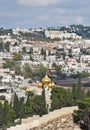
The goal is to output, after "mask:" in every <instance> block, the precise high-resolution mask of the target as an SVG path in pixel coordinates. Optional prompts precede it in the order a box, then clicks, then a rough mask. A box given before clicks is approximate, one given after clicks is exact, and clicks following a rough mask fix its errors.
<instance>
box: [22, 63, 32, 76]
mask: <svg viewBox="0 0 90 130" xmlns="http://www.w3.org/2000/svg"><path fill="white" fill-rule="evenodd" d="M23 74H24V77H25V78H28V77H30V78H32V76H33V75H32V74H33V73H32V69H31V67H30V65H29V64H27V63H26V64H25V65H24V67H23Z"/></svg>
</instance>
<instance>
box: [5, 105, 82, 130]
mask: <svg viewBox="0 0 90 130" xmlns="http://www.w3.org/2000/svg"><path fill="white" fill-rule="evenodd" d="M77 109H78V107H76V106H75V107H66V108H62V109H59V110H55V111H53V112H50V113H49V114H46V115H43V116H42V117H39V116H33V117H29V118H27V119H23V120H22V124H21V125H17V126H15V127H11V128H8V129H7V130H16V129H17V130H80V128H79V127H78V126H77V125H76V124H74V123H73V118H72V113H73V111H74V110H77Z"/></svg>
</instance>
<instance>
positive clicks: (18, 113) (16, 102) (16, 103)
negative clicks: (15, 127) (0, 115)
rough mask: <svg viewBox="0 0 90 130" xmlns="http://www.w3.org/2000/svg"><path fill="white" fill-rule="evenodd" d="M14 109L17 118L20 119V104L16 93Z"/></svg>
mask: <svg viewBox="0 0 90 130" xmlns="http://www.w3.org/2000/svg"><path fill="white" fill-rule="evenodd" d="M13 109H14V111H15V115H16V118H19V117H20V102H19V99H18V96H17V94H16V93H15V95H14V100H13Z"/></svg>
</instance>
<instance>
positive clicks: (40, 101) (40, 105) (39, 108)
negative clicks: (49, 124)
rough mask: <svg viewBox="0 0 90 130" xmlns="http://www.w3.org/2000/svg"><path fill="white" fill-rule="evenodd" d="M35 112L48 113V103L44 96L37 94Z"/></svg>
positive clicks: (34, 103)
mask: <svg viewBox="0 0 90 130" xmlns="http://www.w3.org/2000/svg"><path fill="white" fill-rule="evenodd" d="M32 108H33V113H34V114H37V115H40V116H42V115H44V114H47V108H46V103H45V100H44V98H43V97H42V96H40V95H37V96H35V97H34V99H33V106H32Z"/></svg>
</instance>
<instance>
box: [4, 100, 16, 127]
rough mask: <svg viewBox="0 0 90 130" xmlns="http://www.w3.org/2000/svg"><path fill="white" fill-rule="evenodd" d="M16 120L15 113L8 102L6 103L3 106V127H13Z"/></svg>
mask: <svg viewBox="0 0 90 130" xmlns="http://www.w3.org/2000/svg"><path fill="white" fill-rule="evenodd" d="M15 118H16V115H15V111H14V110H13V108H12V107H11V106H10V104H9V103H8V101H5V102H4V105H3V125H6V126H11V125H13V123H14V120H15Z"/></svg>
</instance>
